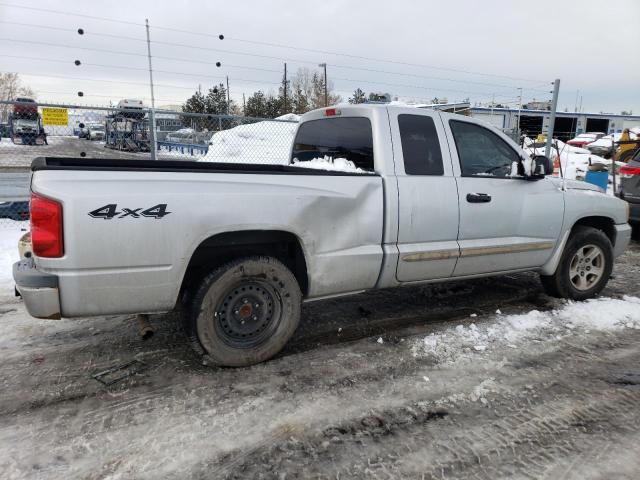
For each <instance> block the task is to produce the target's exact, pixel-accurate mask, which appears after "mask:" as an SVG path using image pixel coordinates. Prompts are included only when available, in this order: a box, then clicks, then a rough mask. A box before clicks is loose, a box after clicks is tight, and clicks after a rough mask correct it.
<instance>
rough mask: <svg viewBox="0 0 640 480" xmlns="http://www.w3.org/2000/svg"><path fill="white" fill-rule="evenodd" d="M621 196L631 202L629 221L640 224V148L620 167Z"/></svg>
mask: <svg viewBox="0 0 640 480" xmlns="http://www.w3.org/2000/svg"><path fill="white" fill-rule="evenodd" d="M618 194H619V195H620V198H621V199H622V200H625V201H626V202H628V203H629V208H630V215H629V222H630V223H632V224H634V225H637V224H640V150H639V151H638V152H636V154H635V155H634V156H633V158H632V159H631V160H629V162H628V163H627V164H626V165H623V166H622V167H620V190H619V192H618Z"/></svg>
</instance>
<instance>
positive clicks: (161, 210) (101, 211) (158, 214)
mask: <svg viewBox="0 0 640 480" xmlns="http://www.w3.org/2000/svg"><path fill="white" fill-rule="evenodd" d="M142 209H143V207H139V208H124V207H123V208H122V210H121V211H118V205H117V204H115V203H110V204H108V205H105V206H103V207H100V208H96V209H95V210H92V211H90V212H89V216H91V217H93V218H102V219H103V220H111V219H112V218H125V217H131V218H140V217H148V218H155V219H160V218H162V217H164V216H166V215H169V214H170V213H171V212H167V204H166V203H159V204H158V205H154V206H153V207H149V208H147V209H145V210H142ZM140 210H142V211H140Z"/></svg>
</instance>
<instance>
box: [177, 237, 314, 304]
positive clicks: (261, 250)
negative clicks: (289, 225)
mask: <svg viewBox="0 0 640 480" xmlns="http://www.w3.org/2000/svg"><path fill="white" fill-rule="evenodd" d="M254 255H266V256H269V257H274V258H277V259H278V260H280V261H281V262H282V263H284V264H285V265H286V266H287V267H288V268H289V269H290V270H291V272H292V273H293V274H294V275H295V277H296V279H297V280H298V284H299V285H300V290H301V291H302V294H303V295H306V294H307V293H308V290H309V280H308V275H307V264H306V261H305V258H304V252H303V250H302V246H301V243H300V240H299V239H298V237H296V236H295V235H294V234H292V233H289V232H284V231H279V230H276V231H271V230H248V231H241V232H226V233H220V234H217V235H214V236H212V237H209V238H207V239H206V240H204V241H203V242H202V243H201V244H200V245H198V248H196V250H195V252H193V255H192V256H191V260H189V265H188V266H187V270H186V272H185V275H184V278H183V279H182V286H181V289H180V298H182V297H183V294H184V293H187V292H190V291H193V287H195V288H197V285H198V284H199V283H200V281H201V280H202V279H203V278H204V277H205V275H207V274H208V273H209V272H211V271H212V270H213V269H215V268H217V267H219V266H221V265H223V264H224V263H227V262H229V261H231V260H234V259H236V258H240V257H248V256H254Z"/></svg>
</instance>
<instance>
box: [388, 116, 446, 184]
mask: <svg viewBox="0 0 640 480" xmlns="http://www.w3.org/2000/svg"><path fill="white" fill-rule="evenodd" d="M398 127H399V128H400V140H401V142H402V157H403V159H404V171H405V172H406V174H407V175H443V174H444V168H443V166H442V152H441V151H440V143H439V142H438V134H437V132H436V126H435V124H434V123H433V118H431V117H427V116H424V115H404V114H403V115H398Z"/></svg>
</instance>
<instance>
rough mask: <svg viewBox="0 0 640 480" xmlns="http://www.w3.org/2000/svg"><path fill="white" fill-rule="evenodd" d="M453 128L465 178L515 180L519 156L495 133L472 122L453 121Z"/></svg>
mask: <svg viewBox="0 0 640 480" xmlns="http://www.w3.org/2000/svg"><path fill="white" fill-rule="evenodd" d="M449 126H450V127H451V132H452V133H453V139H454V141H455V144H456V149H457V151H458V158H459V159H460V169H461V171H462V176H465V177H502V178H509V177H511V171H512V166H513V162H518V161H519V156H518V153H517V152H516V151H515V150H514V149H513V148H511V147H510V146H509V144H507V142H505V141H504V140H503V139H501V138H500V137H499V136H498V135H496V134H495V133H493V132H492V131H491V130H489V129H487V128H484V127H481V126H480V125H476V124H474V123H469V122H461V121H458V120H450V121H449Z"/></svg>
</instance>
